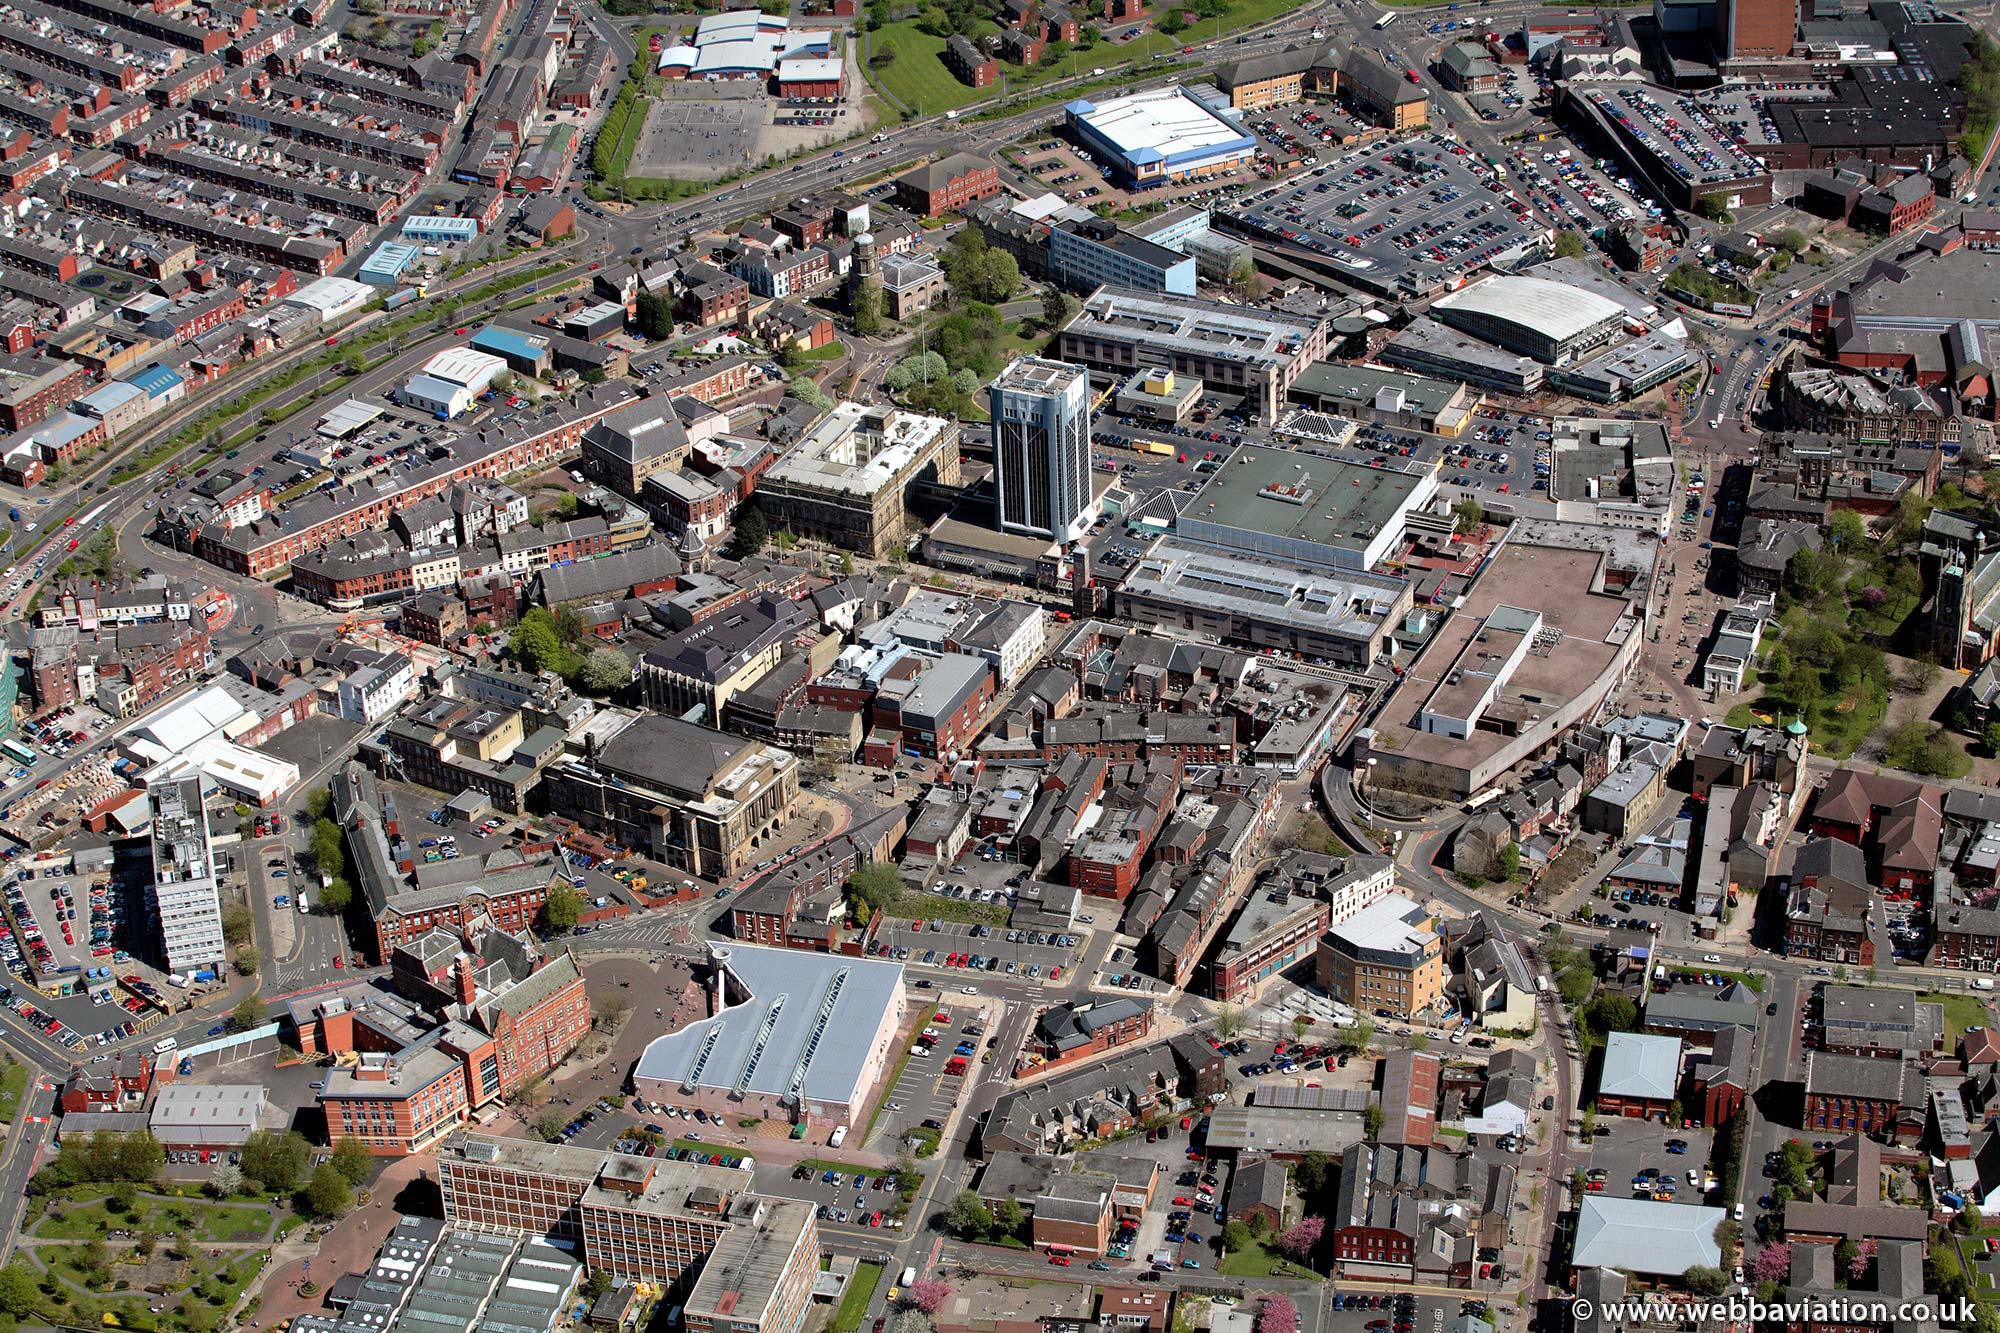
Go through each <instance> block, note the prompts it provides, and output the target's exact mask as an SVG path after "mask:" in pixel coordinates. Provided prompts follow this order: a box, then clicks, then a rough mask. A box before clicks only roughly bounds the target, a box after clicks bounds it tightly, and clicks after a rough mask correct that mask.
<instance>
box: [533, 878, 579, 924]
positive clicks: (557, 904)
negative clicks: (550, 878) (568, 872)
mask: <svg viewBox="0 0 2000 1333" xmlns="http://www.w3.org/2000/svg"><path fill="white" fill-rule="evenodd" d="M582 914H583V897H582V895H580V894H579V893H577V891H576V890H575V889H573V888H571V887H570V883H569V881H568V880H566V879H559V880H557V881H556V882H555V883H553V884H551V885H550V886H549V896H548V899H547V900H546V901H545V902H543V903H542V911H541V930H542V934H544V935H567V934H569V932H570V931H572V930H575V929H576V923H577V919H578V917H580V916H581V915H582Z"/></svg>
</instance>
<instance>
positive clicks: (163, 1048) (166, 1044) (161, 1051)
mask: <svg viewBox="0 0 2000 1333" xmlns="http://www.w3.org/2000/svg"><path fill="white" fill-rule="evenodd" d="M180 1044H181V1043H180V1039H179V1038H178V1037H162V1038H160V1039H159V1040H158V1041H156V1042H154V1043H153V1054H154V1055H165V1054H166V1053H167V1052H168V1051H171V1050H173V1049H174V1048H175V1047H177V1046H179V1045H180Z"/></svg>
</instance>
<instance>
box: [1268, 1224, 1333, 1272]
mask: <svg viewBox="0 0 2000 1333" xmlns="http://www.w3.org/2000/svg"><path fill="white" fill-rule="evenodd" d="M1325 1234H1326V1219H1325V1218H1323V1217H1302V1218H1300V1219H1299V1220H1298V1221H1297V1222H1294V1223H1293V1224H1292V1226H1291V1229H1290V1230H1288V1231H1285V1232H1284V1233H1282V1234H1281V1235H1279V1237H1278V1242H1277V1243H1278V1252H1279V1253H1280V1254H1284V1255H1286V1256H1288V1257H1290V1258H1293V1259H1297V1260H1298V1261H1299V1262H1301V1263H1304V1262H1305V1261H1307V1260H1308V1259H1310V1258H1312V1253H1313V1251H1314V1250H1316V1249H1318V1248H1319V1238H1320V1237H1321V1236H1323V1235H1325Z"/></svg>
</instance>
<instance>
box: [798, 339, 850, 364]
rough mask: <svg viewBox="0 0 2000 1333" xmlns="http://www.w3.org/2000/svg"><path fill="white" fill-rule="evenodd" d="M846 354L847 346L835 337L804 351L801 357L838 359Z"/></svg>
mask: <svg viewBox="0 0 2000 1333" xmlns="http://www.w3.org/2000/svg"><path fill="white" fill-rule="evenodd" d="M846 355H847V348H846V347H845V346H844V345H843V344H842V343H841V342H840V341H839V340H838V339H836V340H834V341H833V342H830V343H828V344H827V345H826V346H824V347H815V348H813V349H812V350H811V351H809V352H806V353H804V354H803V359H804V360H807V361H838V360H840V358H841V357H843V356H846Z"/></svg>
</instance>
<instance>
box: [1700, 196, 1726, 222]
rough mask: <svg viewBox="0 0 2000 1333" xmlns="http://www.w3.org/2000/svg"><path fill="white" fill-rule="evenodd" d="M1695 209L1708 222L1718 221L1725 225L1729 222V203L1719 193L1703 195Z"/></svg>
mask: <svg viewBox="0 0 2000 1333" xmlns="http://www.w3.org/2000/svg"><path fill="white" fill-rule="evenodd" d="M1696 211H1697V212H1699V213H1700V214H1701V215H1702V216H1703V217H1705V218H1707V219H1708V220H1709V221H1710V222H1720V223H1722V224H1724V225H1725V226H1726V225H1727V224H1728V222H1729V203H1728V201H1727V200H1725V199H1724V198H1723V197H1722V196H1721V195H1719V194H1707V195H1703V196H1702V198H1701V204H1700V206H1699V207H1698V208H1697V210H1696Z"/></svg>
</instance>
